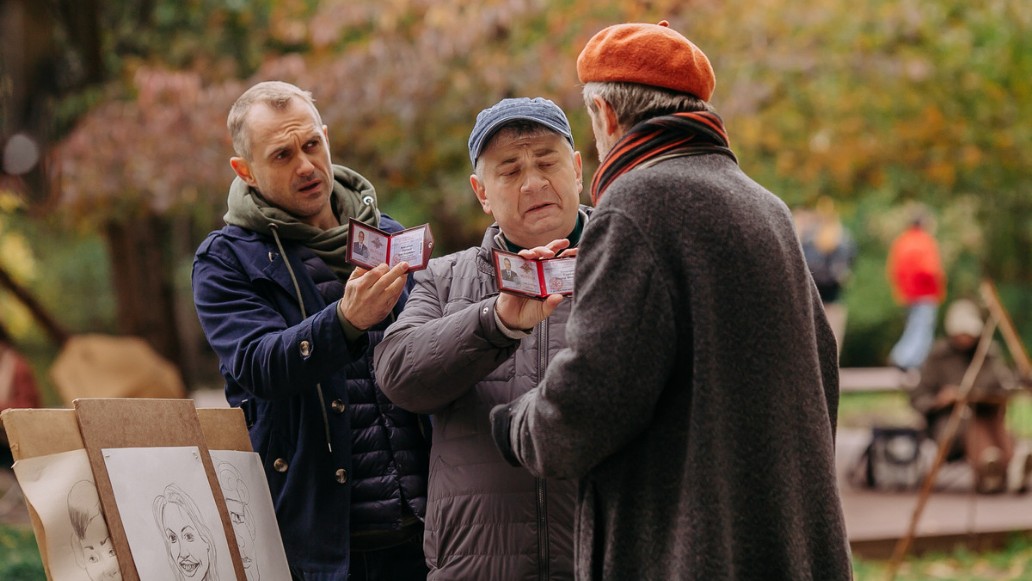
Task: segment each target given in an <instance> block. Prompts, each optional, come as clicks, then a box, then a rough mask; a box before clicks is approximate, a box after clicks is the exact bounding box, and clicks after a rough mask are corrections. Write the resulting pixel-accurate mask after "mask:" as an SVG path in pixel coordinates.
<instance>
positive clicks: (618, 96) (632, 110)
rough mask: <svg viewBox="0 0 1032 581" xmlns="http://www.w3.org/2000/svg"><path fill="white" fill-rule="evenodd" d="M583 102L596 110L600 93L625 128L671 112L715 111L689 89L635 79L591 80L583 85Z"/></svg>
mask: <svg viewBox="0 0 1032 581" xmlns="http://www.w3.org/2000/svg"><path fill="white" fill-rule="evenodd" d="M582 94H583V96H584V103H585V105H587V106H588V108H589V109H591V111H592V112H593V113H597V112H598V109H597V107H596V106H595V102H594V98H595V97H601V98H602V100H603V101H605V102H606V103H609V106H610V107H612V108H613V112H614V113H616V121H617V123H619V124H620V127H622V128H624V129H625V130H627V129H630V128H631V127H634V126H635V125H637V124H638V123H641V122H642V121H645V120H646V119H651V118H653V117H659V116H662V115H672V114H674V113H692V112H696V111H708V112H710V113H712V112H714V109H713V106H712V105H710V104H709V103H707V102H706V101H703V100H702V99H700V98H698V97H696V96H695V95H689V94H688V93H677V92H674V91H669V90H667V89H660V88H658V87H651V86H646V85H639V84H637V83H616V82H591V83H587V84H585V85H584V90H583V92H582Z"/></svg>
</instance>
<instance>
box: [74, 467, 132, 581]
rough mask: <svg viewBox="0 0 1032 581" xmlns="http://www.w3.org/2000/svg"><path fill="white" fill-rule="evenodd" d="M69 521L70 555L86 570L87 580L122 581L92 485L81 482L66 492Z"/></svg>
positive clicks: (109, 536)
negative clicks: (70, 531) (70, 528)
mask: <svg viewBox="0 0 1032 581" xmlns="http://www.w3.org/2000/svg"><path fill="white" fill-rule="evenodd" d="M68 518H69V519H71V522H72V554H73V555H75V562H76V563H78V564H79V566H80V567H82V568H83V569H85V570H86V576H87V577H89V578H90V580H91V581H100V580H102V579H103V580H104V581H112V580H116V579H117V580H121V579H122V573H121V571H120V570H119V568H118V558H117V557H115V548H114V546H113V545H112V544H111V535H109V534H108V529H107V523H105V522H104V516H103V515H102V514H101V511H100V497H99V496H97V487H96V486H95V485H94V484H93V482H90V481H89V480H80V481H78V482H76V483H75V485H74V486H72V489H71V490H69V491H68Z"/></svg>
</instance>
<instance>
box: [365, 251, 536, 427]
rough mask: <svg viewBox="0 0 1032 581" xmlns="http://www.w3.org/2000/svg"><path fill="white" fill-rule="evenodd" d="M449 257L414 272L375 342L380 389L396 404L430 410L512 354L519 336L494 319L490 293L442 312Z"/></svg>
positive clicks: (420, 411) (454, 397) (474, 381)
mask: <svg viewBox="0 0 1032 581" xmlns="http://www.w3.org/2000/svg"><path fill="white" fill-rule="evenodd" d="M446 265H447V262H446V261H445V262H443V263H442V262H438V263H437V264H433V263H432V266H431V268H429V269H427V270H423V271H419V272H417V273H416V276H415V280H416V286H415V288H414V289H413V291H412V294H411V295H410V296H409V299H408V303H406V306H405V310H404V311H402V313H401V316H400V317H399V318H398V320H397V322H395V323H394V324H393V325H391V326H390V328H388V329H387V334H386V335H385V337H384V339H383V341H382V342H380V344H379V345H377V347H376V351H375V356H374V359H375V363H374V368H375V371H376V378H377V381H378V382H379V384H380V389H381V390H382V391H383V393H384V395H386V396H387V397H388V398H389V399H390V400H391V401H393V402H394V403H395V404H396V405H398V406H400V407H402V408H403V409H407V410H409V411H412V412H416V413H433V412H436V411H438V410H440V409H442V408H444V407H446V406H447V405H448V404H450V403H452V402H453V401H455V400H456V399H458V398H459V397H461V396H462V395H463V394H464V393H466V392H467V391H468V390H469V389H470V388H472V387H473V386H474V385H475V384H476V383H477V382H479V381H480V380H481V379H483V378H484V377H485V376H487V375H488V374H489V373H491V372H492V371H494V370H495V369H497V368H498V366H499V365H501V364H502V363H503V362H504V361H505V360H507V359H508V358H509V357H511V356H512V354H513V352H515V351H516V349H517V347H519V341H518V340H514V339H510V338H508V337H506V336H505V335H504V334H503V333H502V332H501V330H499V329H498V326H497V325H496V324H495V318H494V317H495V316H494V309H495V300H496V299H497V296H491V297H488V298H485V299H482V300H480V301H474V302H472V303H470V304H469V305H467V306H466V307H465V308H462V309H461V310H458V311H456V312H453V313H449V314H447V315H446V314H445V312H444V305H445V304H446V302H447V297H446V296H443V295H442V292H443V291H442V288H447V287H448V285H447V284H444V285H439V284H438V283H439V282H440V280H441V277H445V276H447V273H446V272H445V271H446V270H447V266H446Z"/></svg>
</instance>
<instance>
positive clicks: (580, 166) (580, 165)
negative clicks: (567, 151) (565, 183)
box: [573, 151, 584, 194]
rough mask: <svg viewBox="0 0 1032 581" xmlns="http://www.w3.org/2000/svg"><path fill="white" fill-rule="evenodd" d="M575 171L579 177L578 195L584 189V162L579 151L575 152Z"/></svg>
mask: <svg viewBox="0 0 1032 581" xmlns="http://www.w3.org/2000/svg"><path fill="white" fill-rule="evenodd" d="M573 171H574V173H575V174H576V175H577V193H578V194H579V193H581V191H582V190H583V189H584V162H583V161H582V160H581V155H580V152H579V151H575V152H573Z"/></svg>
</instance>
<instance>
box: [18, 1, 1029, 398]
mask: <svg viewBox="0 0 1032 581" xmlns="http://www.w3.org/2000/svg"><path fill="white" fill-rule="evenodd" d="M5 1H6V2H8V3H9V2H13V1H15V0H5ZM98 4H99V3H84V4H82V7H83V8H81V9H82V10H86V11H87V12H89V7H90V6H92V7H93V8H92V10H93V16H91V18H92V17H95V18H96V21H97V22H99V23H100V26H99V28H98V30H99V31H100V32H101V34H100V35H99V39H98V40H97V42H93V43H86V44H85V45H80V44H79V43H77V42H75V41H74V38H75V36H74V34H72V33H71V32H70V31H71V30H72V29H73V28H74V26H70V25H69V23H72V24H73V25H74V24H75V23H78V22H79V20H77V19H76V18H70V17H68V16H65V14H68V13H69V12H68V10H69V6H71V4H70V3H69V4H68V5H67V6H65V4H62V3H57V5H60V6H64V10H63V12H59V13H58V14H60V15H61V17H60V19H58V20H56V21H55V22H56V24H54V32H53V34H52V36H54V38H55V39H56V40H55V42H56V43H57V45H58V47H59V50H57V51H52V52H56V54H58V55H60V56H61V58H63V59H64V60H63V61H59V62H75V60H76V59H75V58H73V57H74V55H77V54H87V53H88V52H89V51H88V50H86V49H85V48H82V46H94V45H97V44H99V46H100V47H101V51H100V52H101V54H102V56H103V59H102V62H103V67H102V73H103V74H102V78H103V80H104V82H103V83H100V84H96V83H94V84H89V83H80V84H79V85H76V84H70V85H68V87H70V88H69V89H68V90H66V91H64V92H63V93H62V95H61V98H60V99H55V100H54V101H53V107H52V111H53V112H54V114H53V115H52V116H51V120H52V123H53V127H52V129H51V131H52V134H53V135H54V141H55V146H54V147H53V148H52V149H50V150H48V151H49V157H48V158H47V159H48V160H49V165H48V167H49V168H51V169H50V176H51V178H52V180H51V181H50V183H51V184H52V188H51V191H52V194H53V195H52V196H51V197H50V198H48V201H47V202H46V203H37V204H36V206H35V207H36V208H37V211H39V210H40V209H43V210H45V212H40V213H41V214H45V215H42V216H41V217H40V218H39V222H40V223H43V224H49V226H47V228H50V229H53V228H54V227H55V225H59V226H60V228H61V229H62V230H63V231H67V232H73V233H77V234H78V233H86V234H89V233H91V232H93V233H97V234H99V235H100V236H102V238H103V239H104V240H106V243H105V245H106V248H107V254H108V256H109V257H110V260H109V262H108V263H107V264H105V265H104V266H103V268H97V269H94V270H95V271H103V272H104V273H105V274H110V277H111V280H112V282H111V283H110V288H111V291H110V292H111V294H112V295H113V296H117V301H114V302H116V303H117V308H112V311H113V312H114V313H117V324H115V325H112V326H113V327H115V328H117V329H118V330H120V331H122V332H125V333H132V334H138V335H143V336H145V337H146V338H148V339H149V340H150V341H151V343H152V344H154V345H155V346H156V347H157V348H158V349H159V350H160V351H161V352H163V353H164V354H166V355H168V356H169V357H171V358H173V360H175V361H177V362H178V363H179V365H180V366H181V368H183V369H184V372H185V374H186V376H187V378H188V380H197V381H199V380H201V378H202V377H203V376H205V375H206V374H207V375H210V374H211V372H212V371H213V363H212V362H211V360H210V359H209V358H207V357H208V352H207V346H206V344H205V343H204V340H203V337H202V336H201V335H200V332H199V330H198V329H197V324H196V317H195V316H194V314H193V312H192V301H191V298H190V294H189V292H190V291H189V271H190V261H191V257H192V254H193V251H194V249H195V248H196V245H197V244H198V243H199V242H200V240H201V238H202V237H203V236H204V234H205V233H206V232H207V231H209V230H210V229H212V228H216V227H218V226H220V225H221V216H222V214H223V213H224V211H225V193H226V190H227V186H228V183H229V181H230V180H231V178H232V176H233V174H232V172H231V170H230V169H229V166H228V163H227V159H228V157H229V156H230V155H231V148H230V144H229V141H228V138H227V136H226V135H225V133H226V131H225V125H224V123H225V115H226V112H227V111H228V109H229V106H230V104H231V103H232V101H233V100H234V99H235V98H236V96H237V95H239V93H240V92H241V91H243V90H244V89H245V88H246V87H247V86H249V85H250V84H251V83H253V82H256V81H258V80H264V79H272V78H278V79H283V80H287V81H290V82H294V83H296V84H298V85H299V86H302V87H305V88H307V89H310V90H311V91H312V92H313V93H314V95H315V97H316V99H317V101H318V103H319V107H320V110H321V112H322V113H323V115H324V117H325V121H326V123H327V125H328V126H329V133H330V140H331V145H332V147H333V155H334V159H335V160H336V161H337V162H339V163H345V164H347V165H350V166H352V167H355V168H356V169H358V170H359V171H361V172H362V173H364V174H365V175H367V176H368V177H370V179H371V180H372V181H373V183H374V184H375V185H376V187H377V190H378V192H379V195H380V198H381V203H382V205H383V207H384V208H385V210H386V211H388V212H389V213H391V214H392V215H394V216H395V217H397V218H399V219H401V220H402V221H403V222H404V223H406V224H418V223H422V222H430V223H431V224H432V226H433V227H434V229H435V234H436V236H437V238H438V241H439V245H438V252H447V251H451V250H454V249H457V248H460V247H465V246H468V245H470V244H475V243H477V242H479V237H480V233H481V232H482V231H483V228H484V227H485V225H486V223H487V221H488V220H489V218H488V217H487V216H485V215H483V214H482V213H481V212H480V209H479V207H478V206H477V204H475V203H474V199H473V196H472V195H471V193H470V192H469V186H468V176H469V173H470V171H471V168H470V167H469V161H468V156H467V153H466V139H467V137H468V132H469V129H470V127H471V125H472V122H473V119H474V117H475V115H476V113H477V112H478V111H479V110H480V109H482V108H483V107H485V106H488V105H490V104H492V103H494V102H495V101H497V100H498V99H500V98H502V97H506V96H515V95H524V96H545V97H548V98H551V99H553V100H555V101H556V102H557V103H559V104H560V105H561V106H562V107H563V108H564V109H566V110H567V112H568V113H569V115H570V118H571V124H572V126H573V128H574V132H575V137H576V140H577V143H578V148H579V149H580V150H581V151H582V152H583V153H584V157H585V162H586V163H585V166H586V167H585V173H586V175H588V176H590V175H591V173H593V171H594V169H595V167H596V166H597V158H596V154H595V151H594V143H593V139H592V137H591V131H590V124H589V122H588V119H587V117H586V114H585V112H584V110H583V109H584V108H583V105H582V102H581V98H580V94H579V91H580V87H579V86H578V85H577V82H576V72H575V59H576V56H577V53H578V52H579V50H580V48H581V47H582V46H583V45H584V43H585V42H586V41H587V39H588V38H589V37H590V36H591V35H592V34H594V33H595V32H596V31H598V30H599V29H601V28H602V27H604V26H606V25H609V24H612V23H615V22H619V21H625V20H635V21H645V22H656V21H658V20H660V19H662V18H665V19H668V20H669V21H670V23H671V25H672V26H673V27H674V28H675V29H677V30H679V31H681V32H683V33H685V35H686V36H688V37H689V38H691V39H692V40H693V41H695V42H696V43H697V44H698V45H699V46H701V47H702V48H703V50H705V51H706V52H707V54H708V55H709V56H710V58H711V60H712V61H713V64H714V67H715V69H716V71H717V77H718V79H717V88H716V92H715V94H714V99H713V102H714V105H715V106H716V107H717V109H718V110H719V111H720V112H721V114H722V116H723V117H724V119H725V122H726V124H727V127H728V130H729V133H730V136H731V145H732V148H733V149H734V150H735V151H736V153H737V154H738V157H739V159H740V162H741V164H742V165H743V167H744V168H745V169H746V171H747V172H748V173H749V174H750V175H752V176H754V177H755V178H756V179H757V180H758V181H760V182H761V183H763V184H764V185H766V186H768V187H769V188H770V189H771V190H773V191H774V192H776V193H777V194H779V195H780V196H782V197H783V199H784V200H785V201H786V202H787V203H788V204H789V205H791V206H797V205H807V204H810V203H812V202H813V201H815V200H816V198H817V197H818V196H819V195H822V194H826V195H829V196H831V197H833V198H834V199H836V201H837V202H838V204H837V205H838V207H839V208H840V209H841V210H842V211H843V213H844V217H845V219H846V221H847V225H848V226H850V227H851V228H852V229H853V230H854V233H855V234H856V237H857V239H858V242H859V244H860V253H861V254H860V260H859V263H858V264H857V268H856V274H855V276H854V280H853V281H852V283H851V286H850V288H849V290H848V291H847V303H848V304H849V307H850V313H851V315H850V328H849V331H848V333H847V340H846V346H845V351H844V352H843V363H844V364H849V365H880V364H882V363H883V360H884V355H885V353H886V352H887V350H888V347H889V346H890V345H891V341H892V339H893V338H894V335H895V334H896V332H897V331H898V328H899V325H901V323H902V321H901V319H900V318H899V315H898V311H897V309H896V307H895V305H893V303H892V300H891V298H890V296H889V292H888V287H887V285H886V284H885V279H884V274H883V268H884V257H885V249H886V246H887V243H888V241H889V240H890V239H891V237H892V236H894V235H895V234H896V233H897V232H898V230H899V228H900V227H901V226H902V225H903V223H904V221H905V217H906V212H907V204H908V203H912V202H921V203H924V204H926V205H928V206H930V207H931V208H933V210H934V211H935V214H936V216H937V217H938V225H939V231H938V234H939V238H940V240H941V241H942V243H943V252H944V255H946V260H947V265H948V268H949V270H950V275H951V288H950V292H951V295H953V296H959V295H965V294H967V295H971V294H974V292H975V289H976V285H977V282H978V280H979V278H980V277H981V276H991V277H993V278H994V279H995V280H996V281H997V283H998V284H999V286H1000V290H1001V293H1002V294H1003V297H1004V300H1005V302H1006V303H1007V305H1008V306H1009V308H1010V309H1011V313H1012V315H1013V316H1014V318H1015V321H1016V323H1017V324H1018V327H1019V329H1020V328H1028V326H1029V325H1030V324H1032V298H1030V295H1029V293H1028V292H1027V291H1028V288H1029V286H1030V283H1032V264H1030V263H1029V262H1028V261H1027V260H1026V259H1024V258H1023V255H1022V253H1021V250H1022V249H1024V248H1027V247H1028V246H1029V244H1030V242H1032V208H1030V207H1029V206H1030V204H1032V202H1030V201H1029V200H1030V196H1029V195H1028V193H1029V189H1030V188H1029V185H1030V180H1032V178H1030V176H1029V174H1028V171H1027V168H1028V167H1032V163H1030V162H1032V159H1030V157H1032V151H1030V150H1029V147H1028V145H1029V143H1032V139H1030V137H1032V136H1030V132H1032V122H1030V121H1032V99H1030V98H1029V97H1030V96H1032V34H1030V32H1032V31H1030V28H1032V24H1030V19H1032V13H1030V11H1028V10H1026V9H1025V7H1024V3H1023V2H1021V1H1020V0H994V1H991V2H988V3H976V4H971V3H965V2H961V1H960V0H943V1H942V2H939V3H937V4H935V5H929V4H928V3H926V2H920V1H918V0H903V1H898V0H892V1H890V0H871V1H870V2H864V3H852V4H848V5H834V4H832V5H829V4H827V3H824V2H819V1H818V0H802V1H800V2H788V1H786V0H752V1H749V2H746V1H744V0H731V1H729V2H714V1H712V0H695V1H690V2H673V1H667V0H655V1H648V2H646V1H641V2H630V3H629V2H620V1H616V0H604V1H598V0H595V1H592V2H588V1H587V0H560V1H555V2H546V1H544V0H485V1H484V2H479V3H475V4H470V3H468V2H463V1H459V0H391V1H389V2H373V1H364V2H355V1H354V0H322V1H318V2H317V1H314V0H284V1H280V2H271V1H269V0H263V1H255V2H248V3H244V2H239V1H237V0H187V1H182V0H177V1H173V0H122V1H120V2H108V3H103V5H102V6H100V5H98ZM87 20H88V19H87ZM85 60H90V59H85ZM93 60H95V59H93ZM91 62H92V61H91ZM8 68H9V67H8ZM58 68H59V69H60V68H61V67H58ZM63 68H64V69H67V70H73V71H74V70H77V69H76V68H75V67H73V66H64V67H63ZM5 70H8V69H5ZM5 74H6V73H5ZM8 76H9V75H8ZM584 199H585V200H586V199H587V197H586V196H585V198H584ZM90 248H92V247H90ZM47 276H49V275H47ZM39 286H40V287H41V288H42V290H41V292H43V293H44V294H43V295H41V296H42V298H44V299H47V300H46V301H45V302H47V303H48V304H52V305H59V304H64V303H63V302H62V299H57V298H54V297H52V296H49V295H47V294H46V293H47V292H50V291H49V290H47V289H48V287H47V283H46V281H40V285H39ZM63 300H67V298H64V299H63ZM83 324H86V323H84V322H76V323H75V325H73V326H72V328H73V329H82V328H83V327H82V326H81V325H83ZM90 324H96V321H94V322H93V323H90Z"/></svg>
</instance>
